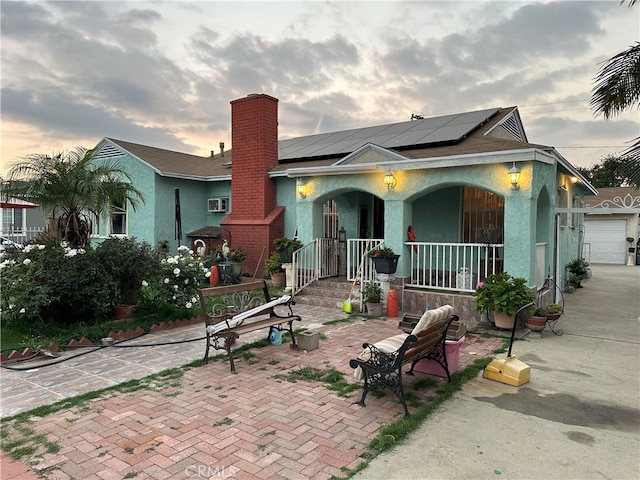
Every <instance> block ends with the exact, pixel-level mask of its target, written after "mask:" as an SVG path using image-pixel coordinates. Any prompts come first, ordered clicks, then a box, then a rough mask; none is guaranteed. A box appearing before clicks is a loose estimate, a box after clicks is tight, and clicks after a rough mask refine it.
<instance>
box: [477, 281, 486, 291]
mask: <svg viewBox="0 0 640 480" xmlns="http://www.w3.org/2000/svg"><path fill="white" fill-rule="evenodd" d="M482 287H484V282H478V285H476V290H478V289H479V288H482Z"/></svg>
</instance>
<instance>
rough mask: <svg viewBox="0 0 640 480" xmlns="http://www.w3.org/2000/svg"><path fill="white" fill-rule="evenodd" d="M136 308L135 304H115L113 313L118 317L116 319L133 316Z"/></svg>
mask: <svg viewBox="0 0 640 480" xmlns="http://www.w3.org/2000/svg"><path fill="white" fill-rule="evenodd" d="M135 309H136V306H135V305H114V306H113V315H114V316H115V317H116V320H125V319H127V318H133V312H134V311H135Z"/></svg>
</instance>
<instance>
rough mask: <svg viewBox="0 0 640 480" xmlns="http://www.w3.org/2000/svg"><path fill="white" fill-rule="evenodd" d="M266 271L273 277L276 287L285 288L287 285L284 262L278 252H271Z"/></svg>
mask: <svg viewBox="0 0 640 480" xmlns="http://www.w3.org/2000/svg"><path fill="white" fill-rule="evenodd" d="M264 271H265V272H266V273H267V275H269V276H270V277H271V284H272V285H273V286H274V287H283V286H284V284H285V272H284V270H283V269H282V261H281V260H280V255H278V252H275V251H274V252H271V255H269V256H268V257H267V259H266V260H265V262H264Z"/></svg>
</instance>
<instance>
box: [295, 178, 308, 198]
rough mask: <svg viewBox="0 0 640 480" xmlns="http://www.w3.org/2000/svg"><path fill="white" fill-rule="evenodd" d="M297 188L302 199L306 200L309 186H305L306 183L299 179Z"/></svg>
mask: <svg viewBox="0 0 640 480" xmlns="http://www.w3.org/2000/svg"><path fill="white" fill-rule="evenodd" d="M296 187H297V190H298V195H300V197H302V198H306V197H307V188H306V187H307V186H306V185H305V184H304V182H303V181H302V179H301V178H298V179H297V180H296Z"/></svg>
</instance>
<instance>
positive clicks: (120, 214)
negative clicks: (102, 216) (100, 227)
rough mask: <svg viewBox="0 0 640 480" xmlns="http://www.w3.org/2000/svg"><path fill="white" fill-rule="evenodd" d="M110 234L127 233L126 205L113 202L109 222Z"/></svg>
mask: <svg viewBox="0 0 640 480" xmlns="http://www.w3.org/2000/svg"><path fill="white" fill-rule="evenodd" d="M109 234H110V235H126V234H127V208H126V205H123V204H122V203H120V204H114V205H113V209H112V211H111V218H110V222H109Z"/></svg>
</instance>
